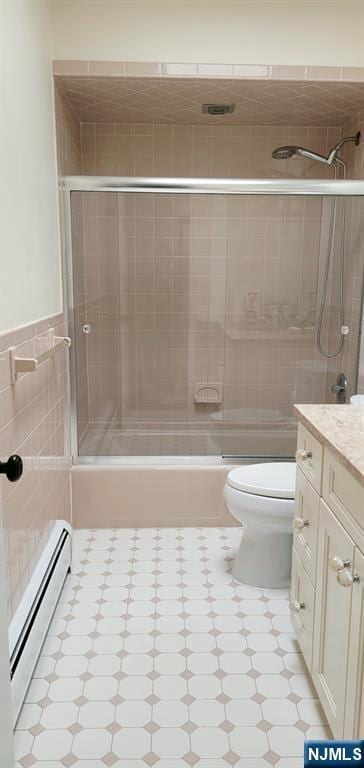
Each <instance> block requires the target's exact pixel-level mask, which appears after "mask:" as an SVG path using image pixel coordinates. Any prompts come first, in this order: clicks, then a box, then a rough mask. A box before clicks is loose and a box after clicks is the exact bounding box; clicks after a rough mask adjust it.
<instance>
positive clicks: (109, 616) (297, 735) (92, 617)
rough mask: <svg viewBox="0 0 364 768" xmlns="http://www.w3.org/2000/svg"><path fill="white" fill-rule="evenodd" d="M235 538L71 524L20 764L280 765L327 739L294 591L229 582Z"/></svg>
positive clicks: (291, 766) (23, 728)
mask: <svg viewBox="0 0 364 768" xmlns="http://www.w3.org/2000/svg"><path fill="white" fill-rule="evenodd" d="M241 535H242V531H241V529H240V528H229V529H223V528H216V529H214V528H206V529H200V528H190V529H159V530H157V529H147V528H146V529H143V530H137V529H129V530H123V529H120V530H108V531H105V530H102V529H100V530H93V531H90V530H89V531H76V534H75V546H74V553H75V560H74V570H76V571H77V573H74V574H72V576H70V577H68V579H67V582H66V584H65V586H64V588H63V590H62V594H61V598H60V601H59V603H58V606H57V607H56V612H55V615H54V619H53V621H52V624H51V627H50V631H49V633H48V636H47V638H46V641H45V643H44V646H43V649H42V655H41V657H40V659H39V661H38V664H37V668H36V670H35V673H34V677H33V680H32V682H31V685H30V687H29V690H28V692H27V697H26V704H25V705H24V707H23V710H22V713H21V715H20V718H19V721H18V725H17V729H16V732H15V746H16V753H17V760H18V761H19V766H17V768H26V766H28V765H29V766H30V765H31V766H32V768H64V766H66V765H70V766H73V768H105V765H112V766H113V768H145V766H154V768H183V767H184V768H186V766H188V765H194V766H195V767H196V766H197V768H231V766H232V765H233V766H234V768H269V767H270V768H272V759H273V763H274V761H275V758H274V757H272V753H273V752H274V753H276V754H277V755H278V756H279V757H278V758H277V759H276V761H275V765H274V768H296V766H298V765H300V764H301V762H302V755H303V743H304V738H326V737H327V736H329V730H328V728H327V726H326V724H325V717H324V715H323V713H322V711H321V709H320V707H319V705H318V702H317V694H316V693H315V690H314V688H313V686H312V682H311V681H310V678H309V677H308V674H307V670H306V667H305V665H304V662H303V657H302V655H301V653H299V649H298V645H297V642H296V639H295V635H294V633H293V630H292V625H291V622H290V618H289V615H288V608H287V592H286V590H273V589H272V590H269V589H265V590H261V589H259V588H256V587H250V586H247V585H243V584H239V583H237V582H236V581H235V580H234V579H233V578H232V575H231V572H230V560H229V558H231V557H233V556H234V553H235V551H236V549H237V547H238V545H239V540H240V538H241ZM287 672H289V673H290V674H289V675H288V676H287ZM292 694H294V695H292ZM298 720H302V721H303V723H305V724H306V726H305V729H304V730H305V733H303V732H302V731H301V730H299V729H298V728H296V727H295V723H296V722H297V721H298ZM300 725H301V724H300ZM269 751H271V752H270V753H269ZM266 753H269V754H266ZM20 761H21V762H20Z"/></svg>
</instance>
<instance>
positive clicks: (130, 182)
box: [60, 176, 364, 465]
mask: <svg viewBox="0 0 364 768" xmlns="http://www.w3.org/2000/svg"><path fill="white" fill-rule="evenodd" d="M60 190H61V192H62V198H63V200H62V202H63V209H62V214H63V226H64V244H65V257H66V264H65V267H66V277H65V288H66V307H67V321H68V335H69V336H70V337H71V338H72V340H73V344H72V346H71V348H70V411H71V419H70V451H71V456H72V458H73V463H74V464H103V465H105V464H110V465H112V464H120V463H122V464H126V463H128V464H135V463H137V460H138V459H139V457H124V456H123V457H115V456H110V457H109V456H107V457H95V456H82V457H80V456H79V453H78V450H79V448H78V426H77V390H76V349H75V343H74V339H75V317H74V309H75V306H74V281H73V251H72V209H71V195H72V192H131V193H134V194H135V193H140V194H143V193H144V194H145V193H148V192H149V193H152V194H209V195H211V194H213V195H258V196H261V195H270V196H272V195H273V196H277V195H288V196H297V195H298V196H307V197H311V196H316V197H364V180H363V181H361V180H357V179H355V180H350V179H345V180H342V179H340V180H334V179H333V180H324V179H322V180H321V179H223V178H222V179H216V178H215V179H206V178H183V177H181V178H168V177H153V176H145V177H144V176H141V177H138V176H61V177H60ZM362 322H364V317H363V309H362V317H361V322H360V327H361V325H362ZM359 350H360V338H359V343H358V365H357V372H358V370H359ZM140 458H141V459H142V460H143V463H148V464H150V463H154V464H163V463H166V464H168V463H169V464H171V463H172V462H173V463H174V464H186V463H187V462H189V463H191V462H193V463H194V464H195V463H201V464H216V463H221V462H223V461H224V457H213V456H211V457H203V456H201V457H198V456H193V457H190V456H175V457H165V456H154V457H140ZM234 458H237V459H239V460H240V459H243V460H245V459H249V460H251V459H257V460H263V459H267V458H271V457H268V456H266V457H264V456H249V457H247V456H244V457H238V456H237V457H234ZM279 458H282V459H284V458H287V457H278V456H277V457H276V459H277V460H278V459H279ZM226 459H229V460H231V457H226ZM139 463H140V462H139Z"/></svg>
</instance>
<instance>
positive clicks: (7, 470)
mask: <svg viewBox="0 0 364 768" xmlns="http://www.w3.org/2000/svg"><path fill="white" fill-rule="evenodd" d="M22 474H23V460H22V459H21V458H20V456H17V454H14V455H13V456H9V458H8V460H7V461H0V475H6V477H7V478H8V480H9V481H10V482H11V483H15V482H16V481H17V480H19V478H20V477H21V476H22Z"/></svg>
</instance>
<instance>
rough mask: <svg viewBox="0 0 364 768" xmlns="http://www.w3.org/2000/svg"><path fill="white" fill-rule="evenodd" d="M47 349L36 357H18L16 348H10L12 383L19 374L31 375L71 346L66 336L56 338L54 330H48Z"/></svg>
mask: <svg viewBox="0 0 364 768" xmlns="http://www.w3.org/2000/svg"><path fill="white" fill-rule="evenodd" d="M48 340H49V347H48V349H45V350H44V352H41V353H40V355H37V356H36V357H18V356H17V354H16V347H10V349H9V353H10V363H11V374H12V380H13V382H15V381H16V377H17V376H18V375H19V373H31V372H32V371H36V370H37V369H38V368H39V366H40V365H41V364H42V363H44V362H45V361H46V360H48V359H49V358H51V357H54V355H56V354H57V353H58V352H61V350H63V349H67V348H68V347H70V346H71V339H70V338H69V337H68V336H56V335H55V331H54V328H49V329H48Z"/></svg>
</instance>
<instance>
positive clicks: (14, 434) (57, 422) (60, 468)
mask: <svg viewBox="0 0 364 768" xmlns="http://www.w3.org/2000/svg"><path fill="white" fill-rule="evenodd" d="M48 327H54V328H55V329H56V333H57V335H65V333H66V328H65V325H64V321H63V318H62V316H61V315H58V316H56V317H54V318H49V319H48V320H47V321H43V322H41V323H36V324H34V325H30V326H27V327H25V328H20V329H18V330H16V331H14V332H13V333H8V334H4V335H2V336H1V337H0V455H1V456H2V457H4V458H7V457H8V456H9V455H10V454H12V453H19V454H20V456H21V457H22V458H23V461H24V474H23V477H22V479H21V480H20V481H19V482H18V483H14V484H13V483H9V482H8V481H7V480H6V478H5V477H2V479H1V494H2V500H3V514H4V534H5V559H6V562H5V567H6V582H7V596H8V613H9V619H10V618H11V617H12V616H13V615H14V612H15V610H16V608H17V606H18V605H19V602H20V599H21V597H22V595H23V593H24V590H25V588H26V587H27V585H28V582H29V578H30V576H31V575H32V572H33V570H34V567H35V565H36V564H37V562H38V559H39V557H40V555H41V553H42V551H43V549H44V546H45V544H46V542H47V540H48V537H49V535H50V533H51V530H52V526H53V523H54V521H55V520H57V519H64V520H70V516H71V505H70V479H69V466H70V460H69V441H68V365H67V354H68V353H67V351H64V352H60V353H59V354H58V355H57V356H55V357H54V358H53V359H52V360H48V361H46V362H45V363H43V364H42V365H41V366H40V368H39V369H38V370H37V371H35V372H32V373H27V374H22V375H21V376H19V378H18V379H17V381H16V383H13V381H12V378H11V371H10V358H9V351H8V350H9V347H12V346H15V347H16V349H17V354H18V355H19V356H20V357H22V356H23V357H33V356H34V355H37V354H38V353H40V352H41V351H44V349H45V348H46V347H47V339H46V330H47V328H48Z"/></svg>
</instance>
